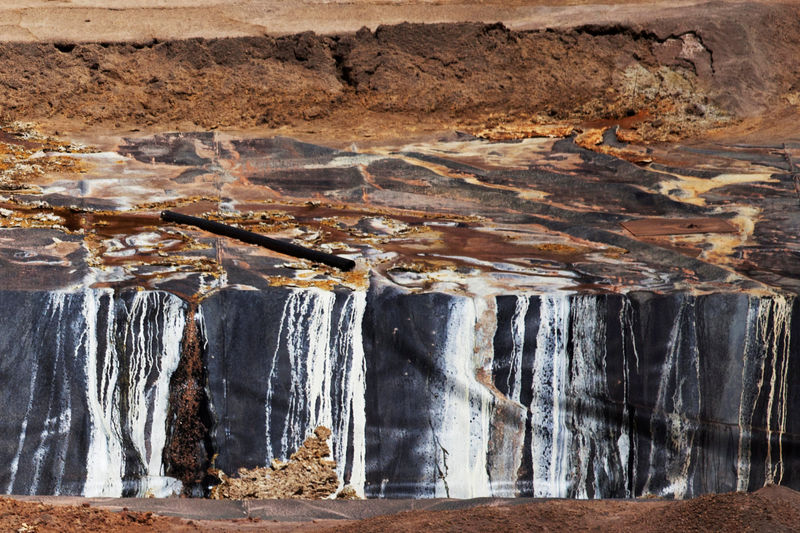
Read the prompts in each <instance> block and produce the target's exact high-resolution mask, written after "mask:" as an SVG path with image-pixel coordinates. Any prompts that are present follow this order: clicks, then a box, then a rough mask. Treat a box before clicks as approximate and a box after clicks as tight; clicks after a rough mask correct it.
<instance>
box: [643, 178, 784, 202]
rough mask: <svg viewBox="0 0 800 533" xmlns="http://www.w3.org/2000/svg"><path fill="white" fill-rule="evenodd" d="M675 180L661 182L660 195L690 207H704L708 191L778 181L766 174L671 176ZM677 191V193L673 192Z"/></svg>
mask: <svg viewBox="0 0 800 533" xmlns="http://www.w3.org/2000/svg"><path fill="white" fill-rule="evenodd" d="M673 176H675V177H676V178H677V179H675V180H668V181H663V182H661V183H660V184H659V188H660V192H661V194H664V195H665V196H668V197H669V198H671V199H672V200H675V201H676V202H683V203H687V204H692V205H699V206H703V205H706V200H705V198H702V195H703V194H705V193H707V192H708V191H711V190H714V189H718V188H720V187H725V186H727V185H738V184H741V183H759V182H760V183H777V182H778V180H776V179H774V178H772V176H771V174H768V173H758V174H756V173H754V174H720V175H719V176H715V177H713V178H710V179H704V178H696V177H694V176H681V175H677V174H673ZM675 191H679V192H675Z"/></svg>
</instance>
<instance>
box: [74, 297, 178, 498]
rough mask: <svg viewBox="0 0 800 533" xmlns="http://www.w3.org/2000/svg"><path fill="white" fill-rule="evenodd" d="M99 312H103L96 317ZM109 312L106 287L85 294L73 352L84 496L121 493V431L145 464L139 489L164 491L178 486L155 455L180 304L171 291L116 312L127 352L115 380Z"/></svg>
mask: <svg viewBox="0 0 800 533" xmlns="http://www.w3.org/2000/svg"><path fill="white" fill-rule="evenodd" d="M101 310H105V313H104V314H103V315H102V316H101V315H100V313H101ZM116 313H117V312H116V310H115V306H114V300H113V292H112V291H111V290H99V291H94V290H91V291H88V290H87V291H85V292H84V294H83V316H84V320H85V324H86V325H85V329H84V331H83V333H82V335H81V338H80V342H79V343H78V347H77V350H78V353H76V356H81V354H85V355H84V357H85V360H86V376H87V400H88V407H89V414H90V419H91V429H90V437H89V452H88V454H87V464H88V469H87V475H86V484H85V486H84V496H121V495H122V489H123V482H122V481H123V480H122V478H123V476H124V473H125V459H124V453H123V446H124V444H123V438H124V437H127V439H128V440H129V441H130V442H131V443H132V446H133V450H132V451H134V452H136V454H137V455H138V459H139V461H140V462H141V466H142V468H143V469H144V472H143V477H142V479H141V480H138V491H137V492H138V495H139V496H145V495H152V496H167V495H169V494H171V493H173V492H175V491H176V490H179V483H178V482H177V481H176V480H174V479H172V478H169V477H166V476H164V471H163V465H162V462H161V457H162V453H163V450H164V445H165V443H166V425H167V421H166V419H167V407H168V405H167V403H168V396H169V381H170V378H171V377H172V373H173V372H174V371H175V369H176V368H177V366H178V362H179V360H180V350H181V339H182V337H183V330H184V326H185V313H184V309H183V304H182V302H181V300H180V299H179V298H177V297H175V296H172V295H160V294H157V293H153V292H138V293H136V294H135V295H134V297H133V301H132V303H131V306H130V309H129V310H128V311H127V314H126V316H125V317H122V318H123V319H124V320H125V325H124V326H123V327H124V330H123V332H122V333H123V335H122V342H123V344H122V346H123V347H124V348H125V352H124V353H127V354H128V355H127V357H128V360H127V362H128V368H127V369H126V373H125V376H124V377H125V379H121V378H122V377H123V376H121V372H122V369H121V361H120V353H119V352H118V351H117V345H116V340H117V337H118V336H117V333H118V332H117V331H116V327H117V325H118V322H117V321H118V317H117V315H116ZM98 339H102V343H100V342H98ZM123 386H125V387H126V390H125V391H124V394H123V391H122V389H121V387H123ZM123 398H125V399H126V400H125V401H124V402H123ZM123 410H124V412H123ZM123 420H126V421H127V423H125V424H123ZM148 437H149V438H148Z"/></svg>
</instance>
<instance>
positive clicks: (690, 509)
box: [331, 487, 800, 533]
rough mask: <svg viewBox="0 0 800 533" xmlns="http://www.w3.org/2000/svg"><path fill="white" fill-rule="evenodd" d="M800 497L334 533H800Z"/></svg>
mask: <svg viewBox="0 0 800 533" xmlns="http://www.w3.org/2000/svg"><path fill="white" fill-rule="evenodd" d="M798 520H800V494H798V493H797V492H794V491H792V490H790V489H786V488H783V487H767V488H764V489H761V490H759V491H758V492H756V493H753V494H742V493H739V494H720V495H709V496H701V497H699V498H696V499H694V500H686V501H677V502H676V501H669V502H667V501H636V502H631V501H614V500H600V501H568V500H555V501H548V502H538V503H529V504H523V505H516V506H510V505H498V506H484V507H476V508H473V509H468V510H454V511H438V512H424V511H418V512H414V511H412V512H406V513H401V514H398V515H393V516H382V517H377V518H372V519H369V520H364V521H361V522H357V523H351V524H347V525H346V526H341V527H337V528H334V529H332V530H331V531H337V532H342V533H344V532H348V533H359V532H362V531H363V532H371V533H381V532H398V533H400V532H402V533H418V532H419V531H429V532H434V531H458V532H460V533H467V532H475V533H478V532H481V533H495V532H496V533H511V532H523V531H613V532H630V533H655V532H665V531H669V532H673V531H730V532H733V531H771V532H776V531H797V525H798V523H800V522H798Z"/></svg>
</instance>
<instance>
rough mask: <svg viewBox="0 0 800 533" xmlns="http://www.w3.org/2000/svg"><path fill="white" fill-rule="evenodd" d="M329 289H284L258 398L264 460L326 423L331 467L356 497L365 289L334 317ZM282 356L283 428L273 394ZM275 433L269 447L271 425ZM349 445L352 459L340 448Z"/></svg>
mask: <svg viewBox="0 0 800 533" xmlns="http://www.w3.org/2000/svg"><path fill="white" fill-rule="evenodd" d="M335 304H336V294H335V293H333V292H331V291H323V290H319V289H294V290H292V291H291V293H290V294H289V296H288V298H287V300H286V302H285V304H284V307H283V313H282V316H281V322H280V325H279V326H278V342H277V345H276V346H275V349H274V351H273V352H272V359H271V364H270V366H269V373H268V375H267V391H266V403H265V415H266V420H267V423H266V442H267V446H266V462H269V461H270V460H272V459H273V458H281V459H286V458H287V457H288V456H289V455H290V454H291V453H292V452H293V451H294V450H296V449H297V448H298V447H299V446H300V444H301V443H302V441H303V440H304V439H305V438H306V437H307V436H308V435H309V434H310V433H311V432H312V431H313V430H314V428H316V427H317V426H325V427H328V428H330V429H331V431H332V436H331V441H332V442H331V449H332V453H333V459H334V460H335V461H336V473H337V475H338V476H339V479H340V480H344V478H345V475H346V473H347V472H349V473H350V485H351V486H352V487H353V488H354V489H355V490H356V492H357V493H358V494H359V495H361V496H363V491H364V483H365V480H366V470H365V469H366V461H365V450H366V442H365V438H366V432H365V427H366V405H365V392H366V389H365V387H366V361H365V357H364V347H363V344H362V332H361V323H362V320H363V317H364V310H365V308H366V293H364V292H363V291H361V292H352V293H350V294H349V295H348V296H347V299H346V301H345V302H344V305H343V306H342V309H341V312H340V315H339V317H338V320H337V319H336V317H335V316H334V308H335ZM282 349H283V350H285V351H286V354H287V356H288V359H289V365H288V366H289V369H290V372H291V375H290V382H291V388H290V391H291V392H290V394H289V399H288V400H289V406H288V412H287V414H286V419H285V420H284V421H283V427H282V428H275V427H273V424H274V421H273V420H272V397H273V394H274V388H275V387H276V385H277V384H278V382H279V381H280V376H278V360H279V358H280V354H281V353H282V352H281V350H282ZM276 430H277V431H279V432H280V435H281V439H280V447H279V449H273V446H272V437H273V433H274V432H275V431H276ZM350 447H352V452H353V454H352V461H351V462H350V463H349V464H348V461H347V455H348V454H347V451H348V449H349V448H350Z"/></svg>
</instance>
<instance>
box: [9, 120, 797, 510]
mask: <svg viewBox="0 0 800 533" xmlns="http://www.w3.org/2000/svg"><path fill="white" fill-rule="evenodd" d="M578 143H579V140H578V139H577V138H576V139H560V140H553V139H525V140H520V141H518V142H496V141H489V140H481V139H476V138H471V137H465V136H461V135H452V136H449V137H447V138H443V139H441V140H439V141H436V142H433V141H432V142H429V143H425V142H420V143H417V144H415V145H404V146H400V147H377V148H374V147H373V148H372V149H371V150H370V151H368V152H357V151H355V148H353V151H344V150H335V149H333V148H328V147H322V146H316V145H313V144H308V143H302V142H298V141H295V140H292V139H287V138H274V139H235V138H230V137H226V136H224V135H220V134H216V133H201V134H192V135H183V134H175V135H163V136H155V137H151V138H140V139H129V140H126V141H125V143H124V146H122V147H121V148H118V149H117V151H116V152H110V151H109V152H98V153H91V154H88V153H83V152H80V153H77V152H76V153H75V154H70V157H75V158H81V161H82V162H83V163H82V165H85V167H86V168H87V171H86V173H84V174H81V175H80V177H74V176H73V177H64V176H61V177H59V178H58V179H56V178H52V179H50V178H48V179H47V180H45V179H44V178H41V184H36V185H37V187H39V188H40V192H39V193H37V194H33V193H31V192H30V190H28V189H26V190H25V191H21V192H12V193H9V195H10V196H9V199H8V200H7V201H5V200H4V201H2V202H0V204H1V205H2V209H3V211H2V212H0V215H2V217H0V225H2V226H3V229H2V230H0V244H2V246H0V260H2V263H3V267H4V273H5V274H6V275H4V276H3V286H2V287H0V289H1V290H0V302H2V304H3V305H0V384H2V387H0V400H2V402H3V405H5V406H6V411H7V412H6V414H5V416H4V417H2V422H0V424H2V432H0V464H3V465H6V466H4V467H3V468H0V490H2V491H4V492H9V493H11V492H13V493H38V494H85V495H89V496H119V495H148V494H152V495H167V494H171V493H175V492H181V491H183V492H185V493H189V494H194V495H202V494H205V493H207V492H208V491H209V490H210V486H211V485H212V484H213V479H211V477H210V476H209V475H208V473H207V469H208V468H217V469H220V470H222V471H224V472H229V473H233V472H237V471H238V470H239V469H240V468H244V469H248V470H254V469H263V468H265V467H267V466H268V465H271V464H273V461H286V460H288V459H289V458H290V456H291V454H292V453H294V452H295V451H296V450H297V449H298V448H299V447H300V446H301V445H302V444H303V442H305V441H306V439H307V438H309V436H310V435H311V434H312V432H313V430H314V428H317V427H319V426H324V427H326V428H329V429H330V432H331V433H330V438H329V440H328V442H326V446H328V447H329V448H330V460H331V461H333V462H334V463H335V465H334V464H330V465H328V466H329V467H330V472H332V473H333V474H335V479H336V480H337V482H336V487H334V488H335V490H337V491H338V490H339V489H341V488H342V487H343V486H344V485H349V486H351V487H352V488H353V490H354V492H355V494H356V495H358V496H366V497H421V498H424V497H439V496H441V497H456V498H461V497H477V496H517V495H528V496H542V497H576V498H599V497H631V496H642V495H659V496H669V497H676V498H683V497H690V496H694V495H697V494H702V493H706V492H714V491H729V490H737V489H738V490H754V489H757V488H758V487H761V486H763V485H764V484H765V483H782V484H786V485H789V486H791V487H795V488H800V479H796V478H797V475H796V474H794V472H795V471H796V470H797V467H798V465H797V464H796V463H797V461H798V457H800V455H798V452H797V446H798V443H797V442H796V437H795V435H797V434H800V428H797V427H795V426H796V425H797V424H798V423H800V422H798V420H797V417H796V416H793V413H794V412H797V410H798V408H800V406H797V405H795V404H796V403H797V402H798V398H800V394H798V393H797V391H796V390H795V389H796V388H797V385H796V383H795V382H796V380H795V379H793V375H794V373H795V367H796V365H797V364H798V362H797V361H796V360H795V359H796V358H797V355H796V354H798V353H800V350H798V346H797V342H798V341H797V339H800V336H798V332H797V328H798V327H800V325H798V321H797V320H795V315H796V312H797V308H798V304H797V302H796V299H795V296H794V295H795V294H796V292H797V288H798V287H800V285H798V281H797V279H798V277H797V274H798V272H797V268H796V265H795V264H794V263H793V262H792V260H791V258H792V257H794V256H795V255H796V253H797V250H798V249H799V248H798V246H800V244H798V243H799V242H800V241H798V236H797V235H798V234H800V233H798V232H797V231H794V230H795V229H797V228H796V227H795V226H797V225H798V221H797V217H795V216H794V215H793V214H792V213H793V211H792V209H793V208H794V207H796V202H797V198H796V196H795V192H794V185H793V184H794V182H793V179H794V178H793V174H792V170H793V166H792V165H793V163H792V162H791V161H792V157H793V156H792V154H794V157H795V158H796V157H797V153H796V152H797V150H798V148H797V147H796V146H794V145H792V146H784V147H783V148H782V153H780V154H778V153H776V152H775V150H774V149H772V148H768V147H761V148H759V147H755V148H747V147H730V146H728V147H726V146H722V147H720V146H717V147H705V148H697V147H692V148H685V149H683V148H680V149H679V148H676V151H679V152H680V153H678V155H676V154H675V153H673V152H668V151H666V150H663V149H660V148H658V147H655V148H653V150H652V153H648V154H647V155H648V157H650V158H654V159H657V162H652V163H645V162H644V160H639V164H638V165H634V164H631V163H629V162H627V161H625V160H623V159H620V158H619V157H617V156H614V155H611V154H607V153H598V151H591V150H588V149H586V148H585V147H583V146H581V145H579V144H578ZM356 148H357V147H356ZM598 150H599V151H600V152H602V150H601V149H598ZM659 150H661V151H659ZM82 168H83V167H82ZM329 171H330V172H329ZM117 175H119V176H120V177H112V178H109V177H108V176H117ZM312 187H316V189H315V191H314V192H313V194H311V193H309V192H308V191H307V189H309V188H312ZM70 198H75V199H78V200H79V202H80V205H79V206H75V205H72V204H70V203H69V201H70V200H69V199H70ZM78 200H75V201H78ZM165 207H168V208H174V209H181V210H183V211H186V212H188V213H192V214H198V215H204V216H207V217H211V218H215V219H217V220H221V221H224V222H228V223H232V224H236V225H239V226H240V227H245V228H248V229H251V230H254V231H258V232H261V233H265V234H270V235H272V236H275V237H278V238H285V239H292V240H294V241H296V242H298V243H301V244H305V245H307V246H312V247H317V248H319V249H322V250H325V251H328V252H332V253H338V254H342V255H348V256H350V257H353V258H356V259H357V261H358V267H357V268H356V269H355V270H354V271H352V272H347V273H343V272H338V271H333V270H330V269H326V268H322V267H318V266H314V265H311V264H308V263H304V262H299V261H294V260H293V259H291V258H287V257H284V256H278V255H276V254H273V253H271V252H268V251H265V250H262V249H258V248H255V247H252V246H247V245H244V244H241V243H238V242H233V241H229V240H226V239H222V238H217V237H212V236H209V235H208V234H203V233H202V232H199V231H197V230H194V229H189V228H184V227H179V226H174V225H165V224H162V223H161V222H159V220H158V218H157V211H158V210H160V209H162V208H165ZM465 213H467V214H465ZM638 219H647V220H649V222H647V224H650V225H651V226H652V225H656V226H658V221H659V220H663V221H669V222H670V224H673V226H674V225H676V224H678V225H679V223H678V222H676V221H681V220H683V221H687V220H688V221H694V220H700V221H702V220H709V219H711V220H720V219H724V224H717V226H715V227H725V228H729V230H726V232H724V233H698V232H694V233H692V232H690V233H685V234H680V235H675V234H666V235H665V234H662V233H659V232H654V233H653V232H651V234H647V235H637V234H636V233H634V232H631V231H628V230H627V229H625V227H624V226H623V225H622V223H625V222H628V221H631V220H638ZM653 219H655V222H654V221H653ZM664 225H667V224H666V223H665V224H664ZM276 464H277V463H276ZM326 479H329V481H330V479H333V478H332V477H331V478H326ZM331 484H332V482H331Z"/></svg>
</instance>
